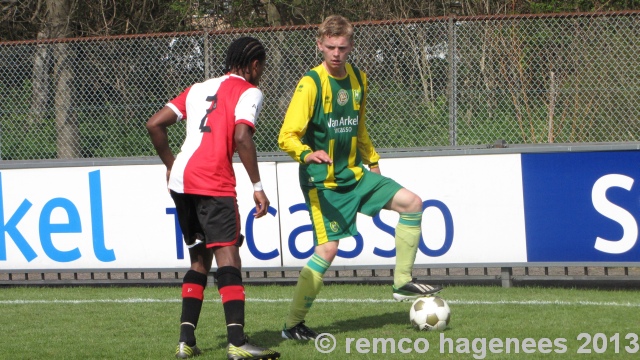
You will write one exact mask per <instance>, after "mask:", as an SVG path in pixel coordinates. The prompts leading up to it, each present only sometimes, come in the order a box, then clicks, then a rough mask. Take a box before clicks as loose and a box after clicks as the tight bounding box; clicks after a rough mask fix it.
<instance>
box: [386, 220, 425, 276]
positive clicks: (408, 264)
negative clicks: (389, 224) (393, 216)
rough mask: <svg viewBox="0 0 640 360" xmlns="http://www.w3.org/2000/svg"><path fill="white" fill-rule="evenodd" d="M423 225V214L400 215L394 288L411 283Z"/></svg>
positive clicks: (397, 231) (396, 238) (397, 228)
mask: <svg viewBox="0 0 640 360" xmlns="http://www.w3.org/2000/svg"><path fill="white" fill-rule="evenodd" d="M421 223H422V212H415V213H400V221H398V225H397V226H396V237H395V240H396V267H395V270H394V272H393V286H395V287H396V288H400V287H402V286H404V285H406V284H407V283H408V282H410V281H411V279H412V276H411V270H413V264H414V263H415V261H416V253H417V252H418V243H419V242H420V232H421Z"/></svg>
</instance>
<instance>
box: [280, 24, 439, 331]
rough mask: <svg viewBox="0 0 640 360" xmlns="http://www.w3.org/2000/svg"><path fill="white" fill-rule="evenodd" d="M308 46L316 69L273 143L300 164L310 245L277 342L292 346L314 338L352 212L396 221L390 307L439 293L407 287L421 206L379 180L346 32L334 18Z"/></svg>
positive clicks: (352, 231)
mask: <svg viewBox="0 0 640 360" xmlns="http://www.w3.org/2000/svg"><path fill="white" fill-rule="evenodd" d="M316 42H317V46H318V49H319V50H320V52H322V55H323V62H322V64H320V65H318V66H317V67H315V68H313V69H311V70H310V71H309V72H307V73H306V74H305V75H304V76H303V77H302V79H301V80H300V82H299V83H298V85H297V87H296V89H295V92H294V94H293V98H292V99H291V103H290V104H289V109H288V110H287V113H286V115H285V119H284V123H283V124H282V128H281V129H280V135H279V138H278V144H279V146H280V148H281V149H282V150H283V151H285V152H287V153H288V154H289V155H290V156H291V157H292V158H293V159H294V160H296V161H297V162H299V163H300V170H299V176H300V187H301V188H302V192H303V194H304V198H305V202H306V204H307V207H308V209H309V215H310V218H311V223H312V227H313V239H314V242H315V251H314V254H313V255H312V256H311V258H310V259H309V262H308V263H307V265H305V266H304V268H303V269H302V271H301V272H300V277H299V278H298V283H297V285H296V289H295V292H294V295H293V300H292V302H291V307H290V309H289V314H288V316H287V319H286V322H285V324H284V328H283V330H282V337H283V338H285V339H294V340H310V339H315V338H316V336H317V335H318V334H317V333H316V332H315V331H313V330H312V329H310V328H308V327H307V326H306V325H305V324H304V319H305V316H306V314H307V312H308V311H309V308H310V307H311V305H312V304H313V301H314V300H315V298H316V296H317V295H318V293H319V292H320V289H321V288H322V284H323V282H322V278H323V276H324V273H325V272H326V271H327V269H328V268H329V266H330V265H331V262H332V261H333V259H334V258H335V256H336V253H337V252H338V243H339V241H340V239H342V238H345V237H349V236H354V235H356V234H357V233H358V231H357V229H356V215H357V213H358V212H360V213H363V214H366V215H369V216H374V215H375V214H377V213H378V212H379V211H380V210H382V209H388V210H393V211H396V212H398V213H399V214H400V220H399V223H398V225H397V226H396V229H395V243H396V266H395V271H394V284H393V297H394V298H395V299H396V300H398V301H403V300H409V299H415V298H418V297H421V296H429V295H433V294H435V293H437V292H438V291H440V290H441V289H442V287H441V286H431V285H425V284H417V283H414V282H413V281H412V276H411V270H412V269H413V264H414V261H415V257H416V252H417V249H418V242H419V241H420V231H421V227H420V225H421V220H422V199H420V197H419V196H417V195H416V194H414V193H412V192H411V191H409V190H407V189H405V188H403V187H402V186H401V185H400V184H398V183H397V182H395V181H394V180H392V179H390V178H387V177H384V176H382V175H381V174H380V167H379V165H378V160H379V159H380V155H378V153H377V152H376V150H375V149H374V147H373V144H372V143H371V139H370V138H369V134H368V133H367V128H366V126H365V121H366V117H365V104H366V99H367V77H366V74H365V73H364V72H362V71H360V70H358V69H357V68H356V67H355V66H353V65H351V64H349V63H347V57H348V56H349V53H350V52H351V50H352V49H353V26H352V25H351V23H350V22H349V21H348V20H347V19H345V18H344V17H342V16H338V15H332V16H329V17H327V18H326V19H325V21H324V22H323V23H322V24H321V25H320V27H319V29H318V36H317V39H316ZM364 165H367V166H368V169H367V168H365V167H364Z"/></svg>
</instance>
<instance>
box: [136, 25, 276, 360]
mask: <svg viewBox="0 0 640 360" xmlns="http://www.w3.org/2000/svg"><path fill="white" fill-rule="evenodd" d="M265 61H266V51H265V48H264V46H263V45H262V43H260V41H258V40H257V39H255V38H252V37H241V38H239V39H237V40H235V41H234V42H233V43H231V45H230V46H229V48H228V51H227V57H226V64H225V66H226V70H225V75H223V76H221V77H218V78H213V79H209V80H206V81H204V82H201V83H197V84H194V85H192V86H190V87H188V88H187V89H186V90H184V92H182V93H181V94H180V95H178V96H177V97H176V98H174V99H173V100H171V101H170V102H169V103H168V104H166V106H164V107H163V108H162V109H160V110H159V111H158V112H157V113H155V114H154V115H153V116H152V117H151V118H150V119H149V120H148V122H147V130H148V132H149V136H150V137H151V141H152V143H153V145H154V147H155V149H156V151H157V153H158V155H159V156H160V159H161V160H162V162H163V163H164V165H165V166H166V167H167V182H168V187H169V190H170V193H171V197H172V198H173V201H174V203H175V205H176V211H177V215H178V221H179V223H180V228H181V229H182V233H183V238H184V241H185V243H186V245H187V248H188V249H189V256H190V259H191V267H190V269H189V271H187V273H186V274H185V276H184V279H183V285H182V315H181V319H180V322H181V324H180V339H179V342H178V346H177V349H176V354H175V355H176V357H177V358H180V359H183V358H190V357H193V356H197V355H199V354H200V353H201V350H200V349H199V348H198V347H197V346H196V337H195V329H196V327H197V324H198V319H199V317H200V311H201V309H202V303H203V299H204V290H205V287H206V285H207V274H208V273H209V271H210V270H211V266H212V262H213V258H215V259H216V264H217V271H216V273H215V279H216V281H217V284H218V291H219V293H220V297H221V299H222V304H223V308H224V313H225V319H226V323H227V340H228V346H227V358H228V359H277V358H279V356H280V354H279V353H277V352H276V351H273V350H271V349H267V348H262V347H259V346H256V345H252V344H250V343H249V342H248V339H247V337H246V336H245V334H244V324H245V322H244V317H245V315H244V312H245V306H244V305H245V293H244V286H243V284H242V273H241V271H240V268H241V259H240V253H239V247H240V246H241V245H242V243H243V240H244V237H243V235H242V234H241V233H240V219H239V213H238V204H237V198H236V197H237V195H236V189H235V187H236V179H235V174H234V171H233V163H232V156H233V154H234V152H235V151H237V152H238V155H239V157H240V160H241V162H242V164H243V165H244V168H245V169H246V171H247V174H248V175H249V178H250V179H251V182H252V183H253V199H254V201H255V204H256V209H255V217H257V218H259V217H262V216H264V215H266V214H267V210H268V208H269V199H268V198H267V196H266V194H265V193H264V191H263V189H262V183H261V182H260V172H259V170H258V160H257V154H256V147H255V143H254V141H253V134H254V132H255V125H256V121H257V118H258V115H259V113H260V110H261V107H262V101H263V94H262V91H261V90H260V89H258V87H257V86H258V84H259V82H260V78H261V76H262V73H263V71H264V67H265ZM180 120H185V121H186V128H187V131H186V138H185V140H184V143H183V145H182V148H181V151H180V153H179V154H178V155H177V156H176V157H174V155H173V153H172V151H171V148H170V147H169V141H168V136H167V127H169V126H171V125H173V124H175V123H177V122H178V121H180Z"/></svg>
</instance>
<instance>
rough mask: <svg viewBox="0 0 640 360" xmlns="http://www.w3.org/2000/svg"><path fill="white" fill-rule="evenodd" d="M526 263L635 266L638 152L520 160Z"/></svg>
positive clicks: (638, 257)
mask: <svg viewBox="0 0 640 360" xmlns="http://www.w3.org/2000/svg"><path fill="white" fill-rule="evenodd" d="M521 161H522V182H523V196H524V208H525V209H524V213H525V227H526V238H527V261H529V262H637V261H640V244H639V243H638V241H637V239H638V221H637V220H638V219H640V186H638V185H637V184H636V183H635V180H636V179H640V152H637V151H607V152H578V153H540V154H522V155H521Z"/></svg>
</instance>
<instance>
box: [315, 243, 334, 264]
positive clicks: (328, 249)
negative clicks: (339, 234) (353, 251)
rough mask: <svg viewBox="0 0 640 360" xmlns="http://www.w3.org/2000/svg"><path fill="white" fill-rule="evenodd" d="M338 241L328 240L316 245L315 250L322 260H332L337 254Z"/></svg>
mask: <svg viewBox="0 0 640 360" xmlns="http://www.w3.org/2000/svg"><path fill="white" fill-rule="evenodd" d="M338 243H339V241H329V242H326V243H324V244H322V245H317V246H316V249H315V252H316V254H318V255H319V256H320V257H321V258H323V259H324V260H326V261H328V262H333V259H334V258H335V257H336V255H337V254H338Z"/></svg>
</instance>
